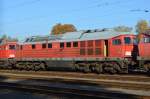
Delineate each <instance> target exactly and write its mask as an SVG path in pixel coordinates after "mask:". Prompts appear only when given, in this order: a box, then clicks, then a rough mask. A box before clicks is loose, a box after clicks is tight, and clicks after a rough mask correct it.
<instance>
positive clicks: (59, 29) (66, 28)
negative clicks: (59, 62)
mask: <svg viewBox="0 0 150 99" xmlns="http://www.w3.org/2000/svg"><path fill="white" fill-rule="evenodd" d="M135 29H136V32H137V33H138V34H139V35H140V34H141V33H146V34H150V26H149V23H148V21H146V20H140V21H138V22H137V25H136V26H135ZM113 30H114V31H117V32H132V30H133V28H132V27H128V26H116V27H113ZM75 31H77V29H76V27H75V26H74V25H73V24H61V23H58V24H56V25H54V26H53V28H52V30H51V31H50V33H51V34H52V35H59V34H64V33H66V32H75ZM0 39H8V40H16V41H18V39H17V38H11V37H8V36H7V35H3V36H2V37H1V38H0Z"/></svg>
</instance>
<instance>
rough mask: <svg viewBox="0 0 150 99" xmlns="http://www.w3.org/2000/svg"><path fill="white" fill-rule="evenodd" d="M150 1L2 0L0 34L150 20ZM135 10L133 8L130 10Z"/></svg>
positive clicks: (132, 24) (45, 32)
mask: <svg viewBox="0 0 150 99" xmlns="http://www.w3.org/2000/svg"><path fill="white" fill-rule="evenodd" d="M149 5H150V0H0V36H1V35H2V34H7V35H9V36H11V37H17V38H19V39H24V38H25V37H28V36H31V35H48V34H49V33H50V30H51V28H52V26H53V25H55V24H56V23H62V24H64V23H70V24H74V25H75V26H76V28H77V29H78V30H83V29H96V28H112V27H115V26H118V25H126V26H130V27H133V28H134V27H135V25H136V23H137V21H139V20H141V19H145V20H147V21H150V12H145V10H149V11H150V6H149ZM131 10H132V11H131Z"/></svg>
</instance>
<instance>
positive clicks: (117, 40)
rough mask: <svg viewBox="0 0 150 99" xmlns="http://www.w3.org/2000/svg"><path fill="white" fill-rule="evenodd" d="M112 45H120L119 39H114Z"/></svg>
mask: <svg viewBox="0 0 150 99" xmlns="http://www.w3.org/2000/svg"><path fill="white" fill-rule="evenodd" d="M112 43H113V45H121V40H120V39H114V40H113V42H112Z"/></svg>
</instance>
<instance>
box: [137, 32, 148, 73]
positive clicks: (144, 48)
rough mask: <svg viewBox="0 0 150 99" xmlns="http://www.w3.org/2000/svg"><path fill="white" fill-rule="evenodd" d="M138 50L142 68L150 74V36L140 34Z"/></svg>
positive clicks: (138, 58)
mask: <svg viewBox="0 0 150 99" xmlns="http://www.w3.org/2000/svg"><path fill="white" fill-rule="evenodd" d="M138 49H139V56H138V57H137V60H138V61H139V66H140V68H142V69H144V70H145V71H149V72H150V35H148V34H140V41H139V44H138Z"/></svg>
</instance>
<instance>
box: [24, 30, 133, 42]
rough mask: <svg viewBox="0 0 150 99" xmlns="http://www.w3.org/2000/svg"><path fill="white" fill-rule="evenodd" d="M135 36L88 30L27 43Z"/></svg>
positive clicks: (38, 37) (37, 38) (35, 37)
mask: <svg viewBox="0 0 150 99" xmlns="http://www.w3.org/2000/svg"><path fill="white" fill-rule="evenodd" d="M124 34H133V33H131V32H116V31H113V30H87V31H78V32H67V33H65V34H61V35H57V36H56V35H50V36H33V37H30V38H27V39H26V40H25V42H26V43H27V42H45V41H49V42H56V41H59V42H67V41H83V40H96V39H110V38H113V37H116V36H119V35H124Z"/></svg>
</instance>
